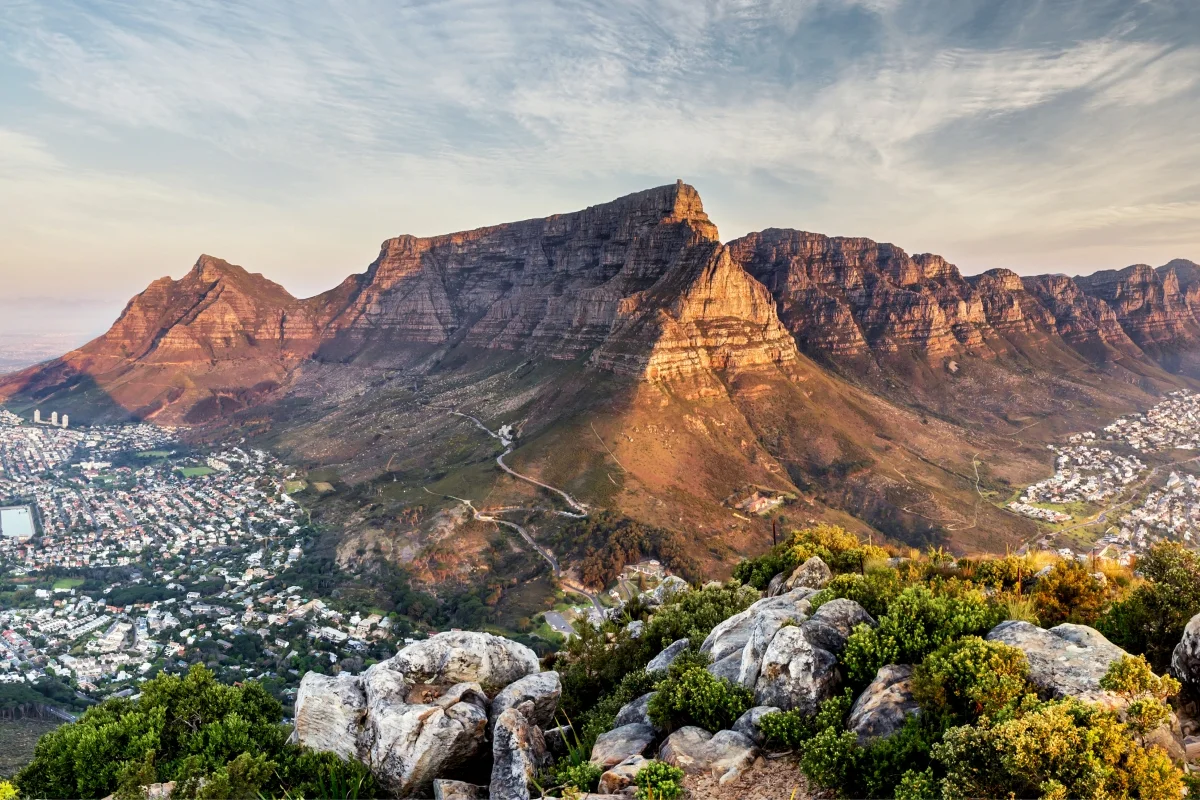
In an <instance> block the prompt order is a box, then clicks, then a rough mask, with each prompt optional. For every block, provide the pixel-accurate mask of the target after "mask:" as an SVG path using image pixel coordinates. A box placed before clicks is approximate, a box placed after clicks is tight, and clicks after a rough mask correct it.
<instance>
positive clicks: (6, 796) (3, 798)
mask: <svg viewBox="0 0 1200 800" xmlns="http://www.w3.org/2000/svg"><path fill="white" fill-rule="evenodd" d="M0 800H17V787H16V786H13V785H12V784H11V783H9V782H8V781H0Z"/></svg>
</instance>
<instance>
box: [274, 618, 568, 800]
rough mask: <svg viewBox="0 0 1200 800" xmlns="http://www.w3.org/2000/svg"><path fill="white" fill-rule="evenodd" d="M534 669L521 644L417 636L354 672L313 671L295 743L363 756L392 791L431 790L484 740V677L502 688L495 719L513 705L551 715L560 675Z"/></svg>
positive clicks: (466, 635) (302, 695) (302, 693)
mask: <svg viewBox="0 0 1200 800" xmlns="http://www.w3.org/2000/svg"><path fill="white" fill-rule="evenodd" d="M537 670H538V661H537V657H536V656H535V655H534V653H533V651H532V650H530V649H529V648H527V647H525V646H524V645H521V644H518V643H517V642H512V641H509V640H507V639H504V638H502V637H499V636H492V635H490V634H486V633H470V632H463V633H448V634H440V635H438V636H435V637H433V638H431V639H427V640H424V641H421V642H416V643H414V644H412V645H409V646H408V647H406V648H404V649H403V650H401V651H400V652H399V653H397V654H396V655H395V656H393V657H392V658H390V659H388V660H387V661H382V662H380V663H378V664H375V665H373V666H371V667H370V668H369V669H367V670H366V671H365V672H363V673H362V674H361V675H358V676H355V675H350V674H349V673H342V674H341V675H338V676H337V677H331V676H327V675H319V674H317V673H313V672H310V673H308V674H307V675H305V676H304V678H303V680H301V682H300V689H299V691H298V692H297V696H296V728H295V737H296V741H297V742H299V743H300V744H302V745H305V746H307V747H311V748H313V749H314V750H320V751H327V752H332V753H336V754H337V755H339V756H341V757H342V758H347V759H350V758H353V759H357V760H359V761H361V762H363V763H364V764H366V765H367V766H368V767H369V768H370V769H371V771H372V772H373V773H374V774H375V776H376V778H377V779H378V780H379V781H380V783H382V784H383V785H384V786H385V787H386V788H387V789H388V791H389V792H390V793H391V794H393V795H396V796H398V797H412V796H420V797H428V796H429V794H430V791H431V788H432V784H433V780H434V779H435V778H437V777H439V776H440V775H444V774H445V773H446V772H448V771H450V770H453V769H455V768H456V767H459V766H461V765H462V764H465V763H466V762H468V761H469V760H470V759H472V758H475V757H477V756H478V754H479V752H480V750H481V749H482V748H483V747H484V744H485V742H486V741H487V729H488V709H489V706H490V705H491V703H490V702H489V700H488V694H487V693H486V692H485V686H484V685H481V682H486V684H487V685H488V686H491V687H493V690H492V691H493V692H499V693H500V702H499V704H498V708H496V709H495V711H494V714H493V716H494V717H495V718H497V719H498V718H499V717H501V716H503V714H504V712H506V711H511V710H513V708H514V707H516V708H520V709H522V710H523V711H524V712H525V713H527V714H529V715H530V716H532V717H534V718H535V719H536V720H539V721H540V720H543V719H545V720H546V721H547V722H549V720H551V719H553V714H554V708H553V707H554V706H555V705H556V704H557V693H558V692H560V691H561V689H560V688H559V686H558V676H557V675H556V674H554V673H547V674H546V675H545V676H542V675H539V674H538V673H537ZM527 677H528V678H529V679H528V680H524V681H523V680H522V679H525V678H527ZM510 684H516V685H515V686H512V687H511V688H509V689H507V691H505V690H506V687H509V686H510ZM531 727H534V728H536V725H531ZM540 736H541V733H540V731H538V733H537V737H538V738H540Z"/></svg>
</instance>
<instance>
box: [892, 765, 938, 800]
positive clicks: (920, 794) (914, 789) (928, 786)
mask: <svg viewBox="0 0 1200 800" xmlns="http://www.w3.org/2000/svg"><path fill="white" fill-rule="evenodd" d="M941 796H942V792H941V787H940V786H939V785H938V781H937V779H936V778H935V777H934V775H933V767H926V768H925V769H923V770H915V769H910V770H907V771H906V772H905V773H904V775H903V776H901V778H900V783H899V784H897V786H896V800H939V798H940V797H941Z"/></svg>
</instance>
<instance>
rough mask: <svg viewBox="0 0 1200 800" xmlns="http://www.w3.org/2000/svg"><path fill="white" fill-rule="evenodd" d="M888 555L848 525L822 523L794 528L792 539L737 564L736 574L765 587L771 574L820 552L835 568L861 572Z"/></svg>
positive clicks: (738, 579) (790, 567) (790, 569)
mask: <svg viewBox="0 0 1200 800" xmlns="http://www.w3.org/2000/svg"><path fill="white" fill-rule="evenodd" d="M887 555H888V554H887V551H886V550H884V549H883V548H881V547H875V546H874V545H870V544H863V543H862V542H860V541H859V540H858V537H857V536H855V535H854V534H853V533H851V532H850V531H847V530H846V529H845V528H841V527H838V526H837V525H824V524H822V525H816V526H814V527H811V528H805V529H803V530H798V531H794V532H793V533H792V535H791V538H790V539H789V540H788V541H786V542H782V543H780V544H777V545H775V547H772V548H771V549H770V550H768V551H767V552H766V553H764V554H763V555H761V556H759V557H758V558H751V559H747V560H745V561H743V562H741V563H740V564H738V565H737V566H736V567H734V570H733V578H734V580H737V581H740V582H741V583H744V584H746V585H748V586H753V587H754V588H755V589H758V590H759V591H762V590H763V589H766V588H767V585H768V584H769V583H770V582H771V578H773V577H775V576H776V575H778V574H779V573H781V572H791V571H792V570H794V569H795V568H796V567H797V566H799V565H800V564H803V563H804V562H805V561H807V560H808V559H810V558H812V557H813V556H820V557H821V560H823V561H824V562H825V563H826V564H828V565H829V568H830V569H831V570H833V571H834V572H859V571H861V570H862V569H863V567H864V566H865V565H866V563H867V562H868V561H871V560H872V559H879V558H886V557H887Z"/></svg>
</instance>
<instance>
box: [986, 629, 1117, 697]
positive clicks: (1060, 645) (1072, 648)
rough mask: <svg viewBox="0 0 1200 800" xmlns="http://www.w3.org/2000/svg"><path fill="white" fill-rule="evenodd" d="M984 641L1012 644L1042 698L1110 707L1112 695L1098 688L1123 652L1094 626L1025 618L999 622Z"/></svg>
mask: <svg viewBox="0 0 1200 800" xmlns="http://www.w3.org/2000/svg"><path fill="white" fill-rule="evenodd" d="M987 639H988V641H992V642H1003V643H1004V644H1007V645H1012V646H1013V647H1015V648H1017V649H1018V650H1020V651H1021V652H1023V653H1024V654H1025V658H1026V660H1028V661H1029V680H1030V682H1031V683H1033V685H1034V686H1036V687H1037V689H1038V693H1039V694H1041V695H1043V696H1044V697H1046V698H1062V697H1075V698H1078V699H1080V700H1086V701H1089V702H1094V703H1100V704H1102V705H1105V706H1109V707H1113V706H1115V705H1117V703H1116V698H1115V697H1114V696H1113V695H1111V694H1110V693H1108V692H1106V691H1104V690H1103V689H1101V688H1100V679H1101V678H1103V677H1104V673H1106V672H1107V671H1108V666H1109V664H1111V663H1113V662H1114V661H1119V660H1120V659H1121V658H1122V657H1123V656H1125V655H1127V653H1126V652H1125V651H1124V650H1122V649H1121V648H1119V647H1117V646H1116V645H1115V644H1113V643H1112V642H1110V641H1109V640H1108V639H1105V638H1104V635H1103V634H1101V633H1100V631H1098V630H1096V629H1095V628H1089V627H1088V626H1086V625H1071V624H1063V625H1056V626H1055V627H1053V628H1051V629H1050V630H1046V629H1044V628H1039V627H1038V626H1036V625H1032V624H1030V623H1028V622H1021V621H1018V620H1008V621H1006V622H1001V623H1000V624H999V625H997V626H996V627H995V628H992V630H991V631H990V632H989V633H988V635H987Z"/></svg>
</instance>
